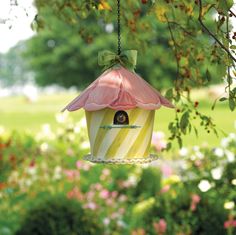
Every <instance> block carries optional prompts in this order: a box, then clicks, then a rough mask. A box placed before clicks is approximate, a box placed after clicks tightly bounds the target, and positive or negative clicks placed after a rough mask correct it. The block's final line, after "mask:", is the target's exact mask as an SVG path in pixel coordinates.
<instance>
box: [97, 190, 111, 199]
mask: <svg viewBox="0 0 236 235" xmlns="http://www.w3.org/2000/svg"><path fill="white" fill-rule="evenodd" d="M99 196H100V198H102V199H107V198H108V197H109V196H110V193H109V191H108V190H106V189H103V190H102V191H101V192H100V193H99Z"/></svg>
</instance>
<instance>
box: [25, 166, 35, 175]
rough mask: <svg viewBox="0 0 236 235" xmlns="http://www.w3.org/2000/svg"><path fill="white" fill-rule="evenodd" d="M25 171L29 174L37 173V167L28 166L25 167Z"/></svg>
mask: <svg viewBox="0 0 236 235" xmlns="http://www.w3.org/2000/svg"><path fill="white" fill-rule="evenodd" d="M27 172H28V174H29V175H35V174H36V173H37V169H36V167H29V168H28V169H27Z"/></svg>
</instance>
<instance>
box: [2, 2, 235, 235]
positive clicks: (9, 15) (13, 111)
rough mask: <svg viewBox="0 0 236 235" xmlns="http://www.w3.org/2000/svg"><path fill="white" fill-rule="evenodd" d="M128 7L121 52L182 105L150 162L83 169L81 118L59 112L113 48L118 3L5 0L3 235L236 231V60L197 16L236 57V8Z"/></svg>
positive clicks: (166, 123)
mask: <svg viewBox="0 0 236 235" xmlns="http://www.w3.org/2000/svg"><path fill="white" fill-rule="evenodd" d="M121 2H122V1H121ZM222 2H223V3H222ZM1 4H2V5H1ZM126 4H127V5H125V4H124V2H122V5H121V12H122V17H123V20H122V32H123V34H122V46H123V47H124V48H126V49H127V48H132V49H133V47H135V48H134V49H138V51H139V55H138V63H137V69H136V71H137V73H139V74H141V76H142V77H143V78H144V79H146V80H147V81H148V82H150V83H151V84H152V85H153V86H154V87H155V88H157V89H158V90H161V93H162V94H163V95H166V96H167V97H168V98H169V99H171V100H172V102H173V103H174V104H175V106H176V108H175V109H173V110H169V109H165V108H161V109H159V110H157V111H156V116H155V125H154V132H153V136H152V147H151V152H152V153H155V154H157V155H158V156H159V160H157V161H155V162H153V163H151V164H148V165H137V166H132V165H130V166H129V165H122V166H115V165H99V164H92V163H88V162H85V161H83V160H82V157H83V156H84V155H85V154H87V153H89V142H88V136H87V130H86V120H85V116H84V112H83V110H81V111H77V112H74V113H67V112H65V113H61V112H60V110H61V109H62V108H63V107H64V106H65V105H66V104H67V103H68V102H69V101H71V100H72V99H73V98H74V97H75V96H77V95H78V94H79V93H80V91H81V90H82V89H83V88H85V87H86V86H87V85H88V84H90V83H91V82H92V81H93V80H94V79H95V78H97V77H98V76H99V74H100V73H101V71H102V68H99V66H98V65H97V53H98V52H99V51H101V50H104V49H109V50H112V51H114V50H116V40H117V39H116V23H115V22H116V6H115V5H114V1H103V0H100V1H73V0H70V1H66V0H60V1H59V0H58V1H56V0H55V1H52V2H51V3H47V2H45V1H43V0H37V1H35V2H34V5H32V2H31V1H28V2H27V3H26V2H25V3H24V1H20V0H19V1H5V2H4V3H0V8H1V9H2V10H0V13H1V17H0V22H1V24H0V34H1V41H0V44H1V45H0V49H1V51H2V53H1V54H0V235H13V234H18V235H19V234H20V235H28V234H30V235H34V234H35V235H37V234H39V235H41V234H42V235H72V234H73V235H74V234H83V235H84V234H112V235H116V234H132V235H145V234H158V235H164V234H170V235H174V234H178V235H190V234H204V235H205V234H207V235H218V234H219V235H224V234H229V235H231V234H236V218H235V217H236V209H235V203H236V190H235V187H236V160H235V157H236V115H235V104H236V100H235V94H236V89H235V71H234V61H233V60H229V54H227V53H225V51H224V49H222V47H221V46H220V44H219V43H217V41H216V40H215V39H214V38H212V37H211V35H209V34H208V33H207V32H206V30H204V29H202V28H201V24H200V23H199V18H198V14H199V8H200V6H201V5H200V4H203V5H202V7H203V10H204V14H203V15H204V22H206V25H207V27H208V28H209V29H210V30H211V31H212V32H214V35H217V38H218V39H219V40H220V42H223V45H224V46H225V47H227V48H228V50H230V52H231V53H232V55H234V54H235V52H234V49H235V45H234V39H235V36H234V35H235V34H234V30H235V29H234V28H235V23H234V22H235V20H234V18H235V17H234V6H233V2H231V1H210V0H209V1H204V2H203V3H202V2H201V1H195V2H189V1H182V2H181V3H180V2H179V1H174V0H173V1H172V0H169V1H151V0H150V1H149V0H142V1H132V0H130V1H127V2H126ZM4 7H5V8H4ZM24 37H28V38H27V39H25V38H24ZM226 37H228V39H229V38H230V41H225V38H226ZM233 37H234V38H233ZM20 39H24V40H21V41H19V40H20ZM176 61H177V62H176ZM228 84H230V86H228ZM225 87H226V88H225ZM219 100H220V101H219ZM186 116H187V119H186ZM181 120H182V121H181ZM171 123H172V124H171ZM178 124H179V127H178ZM170 144H171V148H169V147H170ZM167 148H169V150H168V151H166V149H167Z"/></svg>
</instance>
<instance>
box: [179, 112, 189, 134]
mask: <svg viewBox="0 0 236 235" xmlns="http://www.w3.org/2000/svg"><path fill="white" fill-rule="evenodd" d="M188 124H189V113H188V112H185V113H184V114H183V115H182V117H181V119H180V129H181V131H182V132H183V133H184V134H186V128H187V127H188Z"/></svg>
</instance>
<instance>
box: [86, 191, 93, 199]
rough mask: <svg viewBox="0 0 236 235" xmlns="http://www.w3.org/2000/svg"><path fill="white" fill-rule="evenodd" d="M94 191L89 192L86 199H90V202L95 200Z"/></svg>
mask: <svg viewBox="0 0 236 235" xmlns="http://www.w3.org/2000/svg"><path fill="white" fill-rule="evenodd" d="M94 195H95V193H94V191H89V192H88V193H87V194H86V197H87V199H88V201H91V200H92V199H93V198H94Z"/></svg>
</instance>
